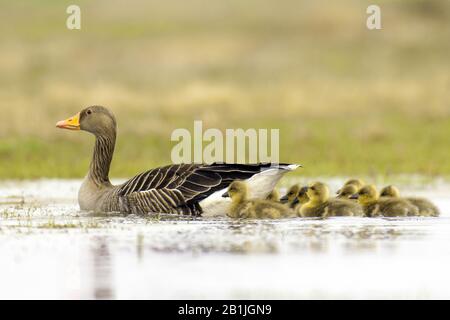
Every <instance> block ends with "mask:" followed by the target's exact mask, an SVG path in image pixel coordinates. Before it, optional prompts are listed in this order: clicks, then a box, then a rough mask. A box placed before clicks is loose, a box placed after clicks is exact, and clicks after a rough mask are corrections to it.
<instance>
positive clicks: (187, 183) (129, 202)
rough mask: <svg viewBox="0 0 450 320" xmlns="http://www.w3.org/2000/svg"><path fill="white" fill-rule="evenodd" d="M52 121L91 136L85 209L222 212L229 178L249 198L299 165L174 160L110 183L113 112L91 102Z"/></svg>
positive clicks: (82, 190) (259, 195)
mask: <svg viewBox="0 0 450 320" xmlns="http://www.w3.org/2000/svg"><path fill="white" fill-rule="evenodd" d="M56 126H57V127H58V128H62V129H69V130H84V131H87V132H89V133H91V134H93V135H94V136H95V146H94V154H93V157H92V161H91V164H90V167H89V172H88V174H87V176H86V178H85V179H84V181H83V183H82V185H81V187H80V190H79V192H78V203H79V205H80V209H82V210H87V211H95V212H122V213H133V214H145V213H177V214H187V215H201V214H203V215H204V216H208V215H225V214H226V213H227V208H228V206H229V204H230V200H229V199H225V198H223V197H222V194H223V193H224V192H225V191H226V189H227V187H228V185H229V184H230V183H231V182H232V181H234V180H236V179H239V180H246V181H247V183H248V184H249V186H250V188H251V190H252V194H251V196H252V197H254V198H265V197H266V196H267V195H268V194H269V193H270V191H271V190H273V188H274V187H275V185H276V183H277V182H278V180H279V179H280V178H281V177H282V175H283V174H284V173H286V172H288V171H292V170H295V169H297V168H298V167H299V165H295V164H278V165H272V164H270V163H259V164H225V163H213V164H172V165H168V166H165V167H160V168H155V169H152V170H150V171H147V172H144V173H141V174H139V175H137V176H135V177H134V178H132V179H130V180H128V181H127V182H125V183H123V184H121V185H117V186H114V185H112V184H111V182H110V180H109V169H110V165H111V161H112V158H113V153H114V147H115V143H116V133H117V125H116V119H115V117H114V115H113V113H112V112H111V111H109V110H108V109H107V108H105V107H102V106H91V107H88V108H86V109H84V110H82V111H81V112H79V113H77V114H76V115H75V116H73V117H71V118H68V119H66V120H62V121H59V122H58V123H57V124H56Z"/></svg>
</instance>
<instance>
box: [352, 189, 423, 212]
mask: <svg viewBox="0 0 450 320" xmlns="http://www.w3.org/2000/svg"><path fill="white" fill-rule="evenodd" d="M351 198H352V199H358V202H359V203H360V204H361V206H362V208H363V210H364V214H365V215H366V216H368V217H376V216H385V217H406V216H417V215H418V214H419V211H418V210H417V208H416V207H415V206H413V205H412V204H411V203H409V202H408V201H406V200H404V199H400V198H380V197H379V196H378V192H377V189H376V188H375V186H373V185H368V186H364V187H362V188H361V190H359V191H358V193H356V194H355V195H353V196H352V197H351Z"/></svg>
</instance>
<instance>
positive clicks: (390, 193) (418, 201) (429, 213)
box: [380, 185, 440, 217]
mask: <svg viewBox="0 0 450 320" xmlns="http://www.w3.org/2000/svg"><path fill="white" fill-rule="evenodd" d="M380 197H386V198H400V191H399V190H398V189H397V187H395V186H392V185H391V186H387V187H384V188H383V189H381V192H380ZM403 199H405V200H407V201H409V202H410V203H411V204H412V205H413V206H415V207H416V208H417V209H418V210H419V215H421V216H424V217H438V216H439V214H440V212H439V209H438V208H437V207H436V206H435V205H434V204H433V203H432V202H431V201H430V200H428V199H425V198H413V197H406V198H403Z"/></svg>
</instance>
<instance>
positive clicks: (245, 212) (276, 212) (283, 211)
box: [223, 180, 294, 219]
mask: <svg viewBox="0 0 450 320" xmlns="http://www.w3.org/2000/svg"><path fill="white" fill-rule="evenodd" d="M248 194H249V191H248V187H247V184H246V183H245V182H244V181H238V180H236V181H233V182H232V183H231V184H230V186H229V187H228V191H227V192H226V193H225V194H223V197H230V198H231V205H230V208H229V210H228V213H227V215H228V216H229V217H231V218H244V219H279V218H286V217H290V216H293V215H294V212H293V211H292V210H291V209H289V208H288V207H286V206H284V205H282V204H281V203H276V202H271V201H268V200H259V199H250V200H249V199H248Z"/></svg>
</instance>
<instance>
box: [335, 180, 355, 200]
mask: <svg viewBox="0 0 450 320" xmlns="http://www.w3.org/2000/svg"><path fill="white" fill-rule="evenodd" d="M357 192H358V188H357V187H356V186H355V185H353V184H349V185H346V186H343V187H342V188H341V189H340V190H339V191H338V192H337V196H336V198H337V199H350V197H351V196H353V195H354V194H355V193H357Z"/></svg>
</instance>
